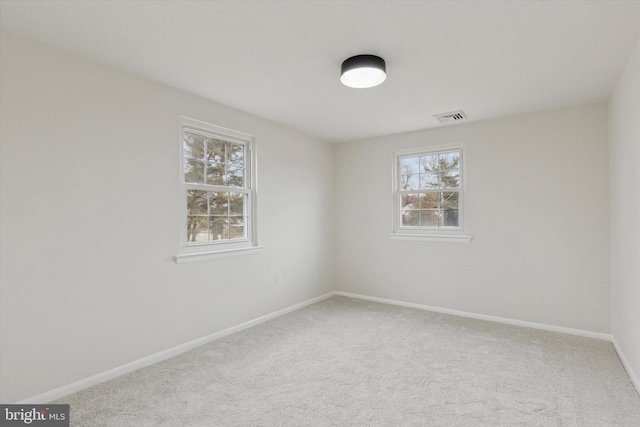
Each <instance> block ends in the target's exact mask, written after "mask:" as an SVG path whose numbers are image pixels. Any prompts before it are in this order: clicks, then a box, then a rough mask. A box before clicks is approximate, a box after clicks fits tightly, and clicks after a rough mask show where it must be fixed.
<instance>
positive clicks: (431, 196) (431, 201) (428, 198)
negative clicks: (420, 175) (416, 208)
mask: <svg viewBox="0 0 640 427" xmlns="http://www.w3.org/2000/svg"><path fill="white" fill-rule="evenodd" d="M439 196H440V193H423V194H420V209H438V208H439V206H438V201H439V200H438V199H439Z"/></svg>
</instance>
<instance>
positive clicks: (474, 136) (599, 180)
mask: <svg viewBox="0 0 640 427" xmlns="http://www.w3.org/2000/svg"><path fill="white" fill-rule="evenodd" d="M606 117H607V110H606V105H605V104H604V103H600V104H594V105H586V106H580V107H574V108H567V109H561V110H556V111H546V112H541V113H535V114H527V115H521V116H515V117H508V118H503V119H497V120H488V121H482V122H476V123H468V124H464V125H456V126H447V127H441V128H437V129H432V130H425V131H421V132H414V133H407V134H402V135H395V136H388V137H382V138H376V139H370V140H364V141H357V142H352V143H348V144H343V145H339V146H337V147H336V183H337V198H336V206H338V211H337V216H336V227H337V228H336V243H335V248H336V251H335V252H336V286H337V288H338V289H340V290H342V291H347V292H353V293H358V294H366V295H370V296H375V297H381V298H388V299H394V300H400V301H405V302H412V303H418V304H425V305H429V306H435V307H443V308H448V309H453V310H460V311H466V312H471V313H476V314H483V315H491V316H498V317H505V318H509V319H516V320H522V321H529V322H538V323H543V324H546V325H553V326H559V327H566V328H574V329H582V330H586V331H591V332H599V333H608V332H609V288H608V282H609V268H608V256H609V252H608V245H609V240H608V215H609V212H608V177H607V162H608V154H607V122H606ZM458 142H463V143H465V144H466V148H465V152H464V156H465V168H466V189H465V207H466V210H465V232H466V233H467V234H471V235H472V236H473V240H472V241H471V243H444V242H412V241H396V240H390V239H389V238H388V236H387V234H388V233H389V232H390V230H391V214H392V210H391V167H392V152H393V151H394V150H400V149H407V148H415V147H426V146H431V145H442V144H452V143H458Z"/></svg>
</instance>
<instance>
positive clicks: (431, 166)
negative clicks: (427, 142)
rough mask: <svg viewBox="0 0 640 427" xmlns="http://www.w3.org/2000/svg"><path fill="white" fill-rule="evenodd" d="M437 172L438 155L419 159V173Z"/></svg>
mask: <svg viewBox="0 0 640 427" xmlns="http://www.w3.org/2000/svg"><path fill="white" fill-rule="evenodd" d="M437 171H438V155H437V154H436V155H433V156H422V157H420V173H425V172H427V173H429V172H437Z"/></svg>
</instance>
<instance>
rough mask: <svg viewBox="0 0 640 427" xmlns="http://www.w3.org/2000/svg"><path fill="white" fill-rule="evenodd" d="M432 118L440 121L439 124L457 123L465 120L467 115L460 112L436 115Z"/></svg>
mask: <svg viewBox="0 0 640 427" xmlns="http://www.w3.org/2000/svg"><path fill="white" fill-rule="evenodd" d="M433 117H435V118H436V119H438V120H440V122H441V123H449V122H459V121H460V120H464V119H466V118H467V115H466V114H465V113H464V111H462V110H458V111H451V112H450V113H442V114H436V115H434V116H433Z"/></svg>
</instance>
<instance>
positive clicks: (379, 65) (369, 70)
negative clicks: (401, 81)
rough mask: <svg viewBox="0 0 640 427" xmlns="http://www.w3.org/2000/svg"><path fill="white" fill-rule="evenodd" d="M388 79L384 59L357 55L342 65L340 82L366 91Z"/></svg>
mask: <svg viewBox="0 0 640 427" xmlns="http://www.w3.org/2000/svg"><path fill="white" fill-rule="evenodd" d="M386 78H387V69H386V66H385V63H384V59H382V58H380V57H379V56H375V55H357V56H352V57H351V58H349V59H347V60H345V61H344V62H343V63H342V72H341V73H340V81H341V82H342V84H343V85H345V86H349V87H355V88H358V89H364V88H367V87H374V86H378V85H379V84H380V83H382V82H383V81H384V80H385V79H386Z"/></svg>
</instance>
